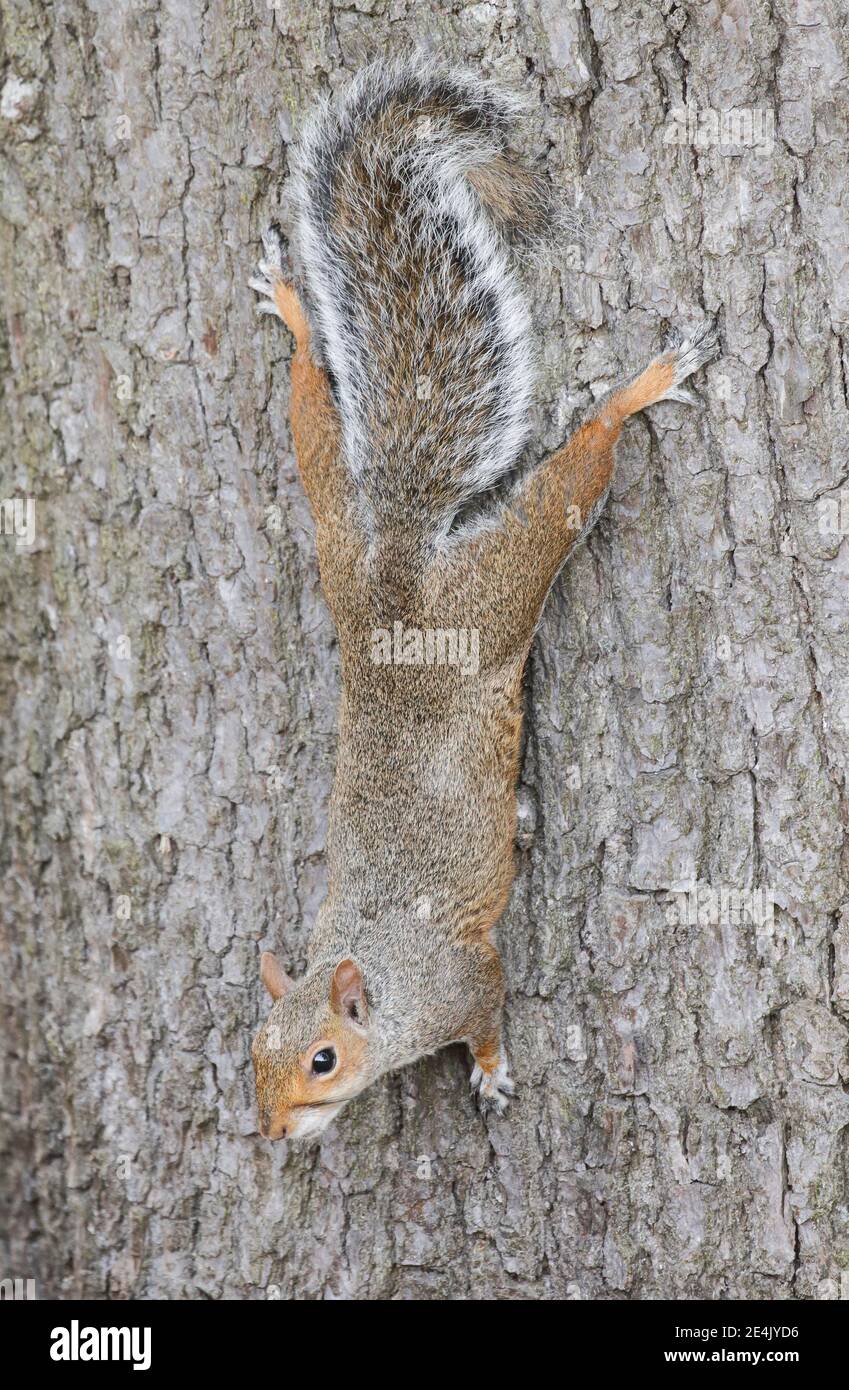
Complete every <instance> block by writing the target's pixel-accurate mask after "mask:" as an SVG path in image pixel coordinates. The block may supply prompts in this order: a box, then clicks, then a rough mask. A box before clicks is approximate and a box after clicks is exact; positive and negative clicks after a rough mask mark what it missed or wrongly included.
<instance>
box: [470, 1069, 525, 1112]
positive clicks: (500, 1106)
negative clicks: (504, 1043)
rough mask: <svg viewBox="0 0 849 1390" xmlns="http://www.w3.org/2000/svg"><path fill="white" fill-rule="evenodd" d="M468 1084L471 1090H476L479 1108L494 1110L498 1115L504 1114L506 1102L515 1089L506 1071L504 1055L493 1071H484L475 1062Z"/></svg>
mask: <svg viewBox="0 0 849 1390" xmlns="http://www.w3.org/2000/svg"><path fill="white" fill-rule="evenodd" d="M469 1084H470V1085H471V1088H472V1090H473V1091H477V1096H478V1104H479V1105H480V1108H481V1110H483V1111H487V1110H495V1111H497V1113H498V1114H499V1115H503V1114H504V1111H505V1110H506V1109H507V1102H508V1100H509V1099H510V1097H511V1096H512V1095H513V1094H514V1093H515V1090H516V1087H515V1085H514V1084H513V1081H512V1080H511V1078H510V1075H509V1072H508V1064H507V1058H506V1057H502V1059H501V1061H500V1062H499V1063H498V1066H497V1067H496V1068H495V1070H494V1071H484V1069H483V1067H482V1066H480V1064H479V1063H477V1062H476V1063H475V1065H474V1067H473V1068H472V1075H471V1079H470V1083H469Z"/></svg>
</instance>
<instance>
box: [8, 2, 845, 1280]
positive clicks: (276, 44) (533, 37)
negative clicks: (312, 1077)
mask: <svg viewBox="0 0 849 1390" xmlns="http://www.w3.org/2000/svg"><path fill="white" fill-rule="evenodd" d="M4 10H5V17H4V29H3V34H2V43H3V45H4V50H3V52H2V61H3V65H4V66H3V88H2V92H3V116H2V118H0V125H2V132H3V150H2V156H1V157H2V165H3V174H2V207H0V212H2V217H3V221H2V231H0V246H2V252H0V254H2V275H3V282H4V285H5V302H6V315H5V324H6V335H7V336H6V339H5V342H4V344H3V349H2V350H3V356H4V359H5V360H4V366H7V367H8V368H9V371H8V377H7V385H6V390H5V396H4V399H3V404H2V416H0V432H2V451H3V480H2V489H0V500H6V499H13V498H19V499H24V498H27V497H29V498H34V499H35V505H36V536H35V541H34V543H33V545H32V547H31V548H29V549H26V548H25V547H24V548H19V547H17V546H16V543H15V539H14V537H10V536H9V535H8V534H4V535H3V536H0V574H2V604H3V615H4V620H5V621H4V629H5V636H4V649H3V653H2V661H0V688H1V689H2V705H3V716H4V718H3V738H4V742H3V752H2V818H3V820H2V828H3V847H2V867H3V870H4V878H5V888H4V891H3V895H2V914H3V925H4V933H3V946H2V952H3V957H2V974H3V978H4V994H5V995H6V997H7V999H8V1000H9V1003H10V1008H9V1009H8V1010H7V1012H6V1014H5V1015H4V1025H3V1036H2V1056H3V1089H2V1108H3V1124H2V1139H0V1173H2V1178H0V1183H2V1188H3V1220H2V1233H3V1252H2V1256H1V1257H0V1275H2V1277H13V1276H18V1277H22V1278H26V1277H34V1278H35V1279H36V1280H37V1283H38V1289H39V1293H40V1295H41V1296H42V1297H46V1296H62V1297H67V1296H84V1297H97V1298H103V1297H109V1298H127V1297H159V1298H163V1297H164V1298H206V1297H212V1298H233V1297H236V1298H268V1297H283V1298H288V1297H292V1296H294V1297H299V1298H320V1297H325V1298H337V1299H339V1298H350V1299H377V1298H398V1299H410V1298H424V1299H437V1298H479V1297H492V1298H514V1299H534V1298H541V1299H554V1298H562V1297H573V1298H587V1299H589V1298H597V1299H625V1298H627V1299H647V1298H658V1297H665V1298H671V1297H702V1298H715V1297H730V1298H740V1297H745V1296H756V1297H765V1298H776V1299H788V1298H811V1297H819V1298H836V1297H839V1296H840V1295H841V1292H842V1294H843V1296H844V1297H849V1217H848V1216H847V1208H849V1149H847V1134H848V1133H849V1062H847V1039H848V1038H849V1033H847V1025H849V892H847V874H846V867H847V866H846V834H845V827H846V817H847V801H846V781H845V779H846V765H847V739H846V734H847V729H849V680H848V679H847V677H848V676H849V619H848V618H847V611H848V610H847V601H846V595H847V589H846V582H847V573H849V544H847V540H846V535H845V531H846V530H847V528H849V490H846V489H849V483H847V480H846V474H847V457H846V438H847V394H846V391H847V386H846V373H847V339H846V331H847V327H849V276H847V250H846V248H847V244H849V175H847V157H846V156H847V140H846V134H847V123H849V117H848V116H847V112H848V111H849V105H847V96H849V90H847V88H848V87H849V84H847V67H846V59H847V33H849V31H847V27H846V18H845V13H844V12H843V10H842V7H841V6H840V5H839V3H838V0H776V2H775V3H774V4H772V5H770V4H768V3H767V2H766V0H750V3H744V0H739V2H738V0H726V3H719V0H707V3H704V4H700V5H693V6H692V7H690V8H686V7H676V6H674V5H673V4H671V3H666V0H664V3H662V4H659V5H654V4H642V3H639V0H619V3H616V0H589V3H580V2H579V0H576V3H574V4H571V3H562V0H525V2H524V3H523V0H515V3H512V2H511V0H498V3H480V4H476V5H471V6H468V7H464V8H460V7H452V8H451V9H440V8H438V7H436V6H433V7H431V6H428V5H416V4H414V3H413V0H357V3H356V4H355V6H346V7H344V8H331V7H328V6H327V5H326V4H320V5H317V6H305V5H303V4H302V3H299V0H281V3H280V4H278V5H276V6H275V7H273V8H269V7H267V6H266V4H264V3H260V0H256V3H248V2H247V0H236V2H235V3H228V4H225V3H222V0H210V3H208V4H205V5H200V4H199V3H197V2H196V0H148V3H146V4H138V3H130V2H129V0H87V2H86V3H83V0H57V3H55V4H52V5H47V6H43V5H41V4H35V3H24V4H23V5H20V6H16V5H12V6H11V7H9V6H8V5H4ZM410 42H418V43H420V44H421V45H422V46H424V47H425V48H426V49H428V50H430V51H432V52H434V53H439V54H442V55H444V56H445V57H446V58H448V59H451V60H458V59H462V60H465V61H466V62H468V63H470V64H473V65H476V66H479V67H480V68H481V69H482V70H483V71H484V72H486V73H488V74H491V75H496V76H498V77H499V78H501V79H502V80H503V81H505V82H506V83H508V84H513V85H515V86H518V87H519V88H522V89H524V90H525V91H526V92H527V93H528V96H529V98H530V117H529V124H528V127H527V131H526V133H525V136H524V149H525V153H526V154H527V155H528V157H529V158H532V159H537V160H540V161H543V162H545V164H546V165H547V168H548V171H549V173H550V176H551V179H552V181H553V182H554V183H555V184H556V185H558V186H559V187H560V188H562V189H563V190H564V192H565V194H566V195H567V197H568V199H569V200H571V201H573V202H577V201H578V200H580V207H581V211H582V216H583V218H584V221H585V224H586V226H587V228H588V232H587V235H586V244H585V245H584V246H583V248H581V249H578V248H576V247H570V248H560V251H559V254H557V255H555V256H554V257H553V258H551V259H550V260H549V261H547V262H546V263H544V264H543V265H541V266H538V267H535V268H534V270H533V273H532V275H531V284H532V287H533V296H534V304H535V309H536V316H537V322H538V324H539V335H540V342H541V360H542V369H541V373H540V383H539V393H538V394H539V402H540V404H539V407H538V409H537V411H536V415H535V429H536V434H535V439H536V445H535V451H536V453H537V454H538V455H539V456H541V455H542V454H543V453H544V452H545V451H547V450H548V449H550V448H553V447H554V446H555V445H557V444H558V443H559V442H560V441H561V440H562V438H563V437H564V436H565V434H566V433H567V432H568V428H569V425H570V422H572V421H573V420H574V419H575V418H576V416H577V413H578V412H579V411H580V410H581V408H582V407H583V406H584V405H586V403H587V402H588V401H589V400H590V399H592V396H593V394H594V392H596V391H598V390H599V389H600V387H601V385H602V384H604V383H607V382H608V381H609V380H610V379H612V378H615V377H617V376H619V375H621V374H622V373H623V371H629V370H633V369H634V368H635V367H636V366H638V365H642V363H643V362H644V361H646V360H647V359H648V358H649V357H650V356H651V355H652V354H653V353H654V352H655V351H656V350H657V348H658V346H659V344H660V342H661V341H662V338H663V335H664V331H665V329H666V327H667V326H668V325H669V324H671V323H676V324H681V325H683V327H685V328H690V327H694V326H696V325H698V324H699V323H700V322H701V321H702V320H703V318H704V317H705V315H711V316H713V315H718V317H719V323H720V328H721V333H722V344H723V354H724V355H723V357H722V360H721V361H719V362H717V363H716V364H715V365H714V366H712V367H711V368H709V369H708V371H707V372H706V373H705V374H703V375H702V377H701V378H700V380H699V382H698V383H697V389H698V390H699V392H700V394H701V396H702V397H703V399H704V401H705V403H706V408H705V410H704V411H702V412H698V411H695V410H693V409H688V408H686V407H685V406H683V405H678V404H667V405H661V406H658V407H657V408H655V409H654V410H653V411H652V412H651V413H650V414H649V415H648V416H646V417H641V418H639V419H636V420H633V421H632V422H630V423H629V425H628V426H627V429H626V433H625V436H624V438H623V443H622V445H621V446H620V451H619V464H618V471H617V477H616V482H615V485H614V491H613V496H612V498H611V500H610V502H609V504H608V507H607V509H606V513H605V517H604V519H603V521H602V523H601V524H600V526H599V527H598V529H597V530H596V532H595V533H594V535H593V536H592V538H591V539H590V541H589V543H588V544H587V545H586V546H585V547H584V548H583V549H582V550H581V551H580V553H579V554H577V555H576V556H575V557H574V559H573V561H572V562H571V564H570V565H569V567H568V569H567V571H566V572H565V573H564V575H563V576H562V578H561V580H560V581H559V582H558V584H557V586H556V588H555V590H554V592H553V593H552V595H551V598H550V600H549V604H548V607H547V610H546V615H545V618H544V621H543V623H542V626H541V629H540V633H539V637H538V640H537V642H536V644H535V648H534V653H533V656H532V660H531V665H530V668H529V675H528V715H527V743H526V753H525V759H524V767H523V774H522V788H523V790H522V798H523V805H524V807H525V815H524V817H523V823H522V837H521V848H520V853H521V868H520V872H519V876H518V878H517V882H516V886H515V888H514V892H513V897H512V901H511V905H510V907H509V909H508V912H507V914H506V917H505V919H504V922H503V925H502V929H501V933H500V935H501V942H502V947H503V951H504V955H505V963H506V969H507V977H508V988H509V998H508V1006H507V1029H508V1042H509V1050H510V1054H511V1058H512V1063H513V1071H514V1075H515V1077H516V1080H517V1082H518V1085H519V1088H520V1094H519V1097H518V1099H517V1100H516V1101H515V1102H514V1104H513V1106H512V1108H511V1109H510V1110H509V1111H508V1113H507V1115H506V1116H505V1117H504V1118H503V1119H500V1118H497V1117H493V1118H489V1119H486V1120H484V1119H482V1118H481V1117H480V1116H479V1115H478V1113H477V1112H476V1110H475V1108H474V1106H473V1103H472V1101H471V1099H470V1098H469V1095H468V1087H467V1077H468V1061H467V1058H466V1056H465V1055H464V1054H463V1053H462V1052H461V1050H460V1049H455V1050H450V1051H448V1052H446V1053H445V1054H443V1055H441V1056H439V1057H437V1058H432V1059H430V1060H427V1061H424V1062H422V1063H421V1064H419V1065H418V1066H416V1067H414V1068H412V1069H410V1070H408V1071H407V1072H404V1073H402V1074H400V1075H397V1076H395V1077H393V1078H390V1079H389V1080H387V1081H386V1082H385V1083H384V1084H382V1085H380V1086H378V1087H377V1088H375V1089H374V1090H372V1091H371V1092H369V1093H367V1094H366V1095H365V1096H364V1097H362V1098H361V1099H360V1100H359V1101H358V1102H356V1103H355V1105H354V1106H352V1107H351V1108H350V1109H349V1110H348V1111H347V1112H346V1113H345V1114H344V1115H343V1116H342V1117H341V1119H340V1120H339V1122H337V1124H336V1126H335V1127H334V1129H333V1130H332V1131H331V1132H330V1133H329V1134H328V1135H327V1136H326V1138H325V1139H324V1141H323V1142H322V1144H321V1146H320V1148H312V1149H305V1150H301V1151H297V1150H294V1149H291V1148H290V1149H289V1150H288V1151H287V1147H286V1146H285V1145H274V1146H272V1145H269V1144H267V1143H265V1142H263V1141H261V1140H260V1139H259V1138H258V1136H257V1135H256V1132H255V1118H254V1111H253V1094H252V1071H251V1066H250V1056H249V1047H250V1040H251V1036H252V1033H253V1031H254V1029H255V1028H256V1026H257V1023H258V1021H259V1019H260V1017H261V1016H263V1015H264V1013H265V1009H266V1003H265V1000H264V999H263V998H262V997H261V991H260V985H259V979H258V950H259V946H260V944H261V945H262V946H264V947H265V946H268V947H274V948H275V949H278V950H279V951H280V952H281V955H282V957H283V959H284V960H285V961H286V962H287V963H289V964H292V965H294V966H295V967H296V968H302V966H303V962H304V955H305V948H306V942H307V939H308V935H309V931H310V925H311V922H312V919H313V917H314V914H315V910H316V907H317V904H318V902H319V901H320V899H321V895H322V891H323V883H324V867H323V857H322V850H323V840H324V832H325V816H326V806H327V795H328V788H329V782H330V778H331V774H332V767H333V756H334V741H335V732H334V729H335V705H336V699H337V694H338V670H337V663H336V658H335V647H334V635H333V630H332V626H331V623H330V620H329V617H328V614H327V611H326V609H325V607H324V605H323V602H322V599H321V596H320V592H319V587H318V578H317V570H316V561H315V556H314V550H313V539H312V524H311V520H310V516H309V511H308V508H307V505H306V502H305V499H304V497H303V494H302V491H301V487H300V484H299V481H298V479H297V475H296V471H295V463H294V459H293V455H292V448H291V440H290V435H289V429H288V424H287V398H288V384H287V369H286V368H287V361H288V355H289V351H290V349H289V342H288V338H287V335H286V333H285V331H284V330H283V329H282V327H281V326H280V325H279V324H276V323H274V322H272V321H271V320H258V319H256V317H255V314H254V303H253V299H254V296H253V295H252V293H251V291H250V290H248V289H247V287H246V284H245V281H246V279H247V277H248V275H249V274H250V273H251V270H252V266H253V263H254V261H255V259H256V255H257V250H258V242H259V236H260V233H261V231H262V230H263V229H264V227H265V226H266V224H267V223H268V222H269V221H271V220H274V219H275V218H276V217H277V215H278V212H279V209H280V208H281V206H282V207H283V208H284V215H285V173H286V163H285V143H286V142H288V141H290V140H291V139H293V138H294V137H295V135H296V133H297V130H298V127H299V124H300V122H301V120H302V118H303V116H304V114H305V113H306V111H307V110H308V109H309V108H310V106H311V104H312V103H313V101H314V99H315V97H316V95H317V94H318V93H319V92H321V91H324V90H326V89H327V87H328V85H329V86H332V87H335V86H337V85H338V84H339V83H340V82H342V81H343V80H344V79H345V77H346V75H347V74H349V73H351V72H352V71H353V70H355V69H356V68H357V67H358V66H359V65H360V64H361V63H362V62H363V61H365V60H366V59H368V58H371V57H375V56H378V55H380V54H383V53H385V52H393V51H397V50H399V49H401V48H403V47H405V46H406V45H408V44H409V43H410ZM688 102H689V103H691V107H692V109H691V113H690V124H691V126H692V125H693V124H694V123H698V126H697V130H693V129H689V130H688V129H687V125H686V122H685V123H684V128H683V130H679V136H680V138H676V135H675V118H674V116H673V114H672V113H673V111H674V109H675V108H681V107H684V106H685V105H686V104H687V103H688ZM711 111H715V112H718V113H719V112H728V111H734V112H737V113H738V118H739V113H741V112H742V113H744V114H743V117H742V120H743V125H742V127H739V126H738V128H737V130H736V131H735V130H734V129H731V130H728V129H726V130H725V132H724V134H725V139H724V141H720V142H719V143H717V142H716V140H711V139H710V138H709V137H710V136H711V124H710V122H711V120H712V117H711V116H710V112H711ZM746 112H749V113H753V114H750V116H749V117H746V115H745V113H746ZM747 120H749V121H750V122H751V125H750V126H747V125H746V121H747ZM772 122H774V130H773V132H772V138H770V130H771V123H772ZM699 132H701V134H702V137H703V142H701V143H700V142H699V140H697V139H695V138H691V137H694V136H696V135H698V134H699ZM281 136H282V137H283V139H282V141H281ZM705 136H707V137H708V139H707V141H706V142H704V137H705ZM841 488H843V489H844V493H843V496H844V499H845V502H844V514H843V516H842V517H841V516H840V515H839V512H838V507H837V503H838V501H839V499H840V496H841ZM4 516H5V514H4ZM689 882H695V883H697V884H699V885H701V896H700V899H699V902H700V905H701V909H702V915H703V916H705V917H708V918H709V917H710V916H711V915H712V914H711V911H710V899H709V897H708V890H709V889H713V890H718V889H719V888H721V887H725V888H728V889H734V890H737V891H738V892H744V893H746V892H748V893H751V890H755V889H763V890H765V892H766V894H768V895H769V896H771V898H772V899H773V900H774V901H775V902H776V904H777V906H776V908H775V912H774V918H773V920H772V922H770V921H769V920H767V921H766V922H765V923H762V924H761V925H760V927H758V926H757V925H756V924H754V923H753V922H752V921H750V920H748V918H747V917H746V914H745V912H744V913H743V917H744V920H743V921H738V920H736V919H737V917H738V916H739V913H737V912H736V911H735V909H734V907H733V905H732V906H729V905H728V903H727V902H726V903H725V904H724V905H721V909H720V911H719V913H718V914H713V915H718V917H719V920H718V921H716V922H712V921H710V920H707V921H702V922H701V923H699V922H694V923H691V922H689V920H687V918H686V914H684V920H683V921H682V920H681V913H680V912H678V913H677V915H676V907H675V905H676V904H678V905H679V906H680V902H681V900H680V899H677V898H672V899H671V898H670V893H671V892H672V891H673V890H675V889H676V888H680V887H681V886H682V885H684V884H686V883H689ZM748 901H749V900H748V899H746V902H748ZM744 906H745V903H744Z"/></svg>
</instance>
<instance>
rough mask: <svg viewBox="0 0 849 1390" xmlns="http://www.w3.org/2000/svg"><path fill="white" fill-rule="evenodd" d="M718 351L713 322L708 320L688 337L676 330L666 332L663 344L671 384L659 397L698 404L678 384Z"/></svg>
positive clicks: (689, 393)
mask: <svg viewBox="0 0 849 1390" xmlns="http://www.w3.org/2000/svg"><path fill="white" fill-rule="evenodd" d="M718 353H719V339H718V338H717V333H716V325H715V324H714V323H712V322H708V323H706V324H704V325H703V327H702V328H700V329H699V331H698V332H697V333H694V334H693V336H692V337H691V338H683V337H682V336H681V334H680V333H678V332H677V331H676V332H674V333H673V334H672V335H670V338H669V340H668V342H667V344H666V349H665V356H666V357H667V360H669V361H670V362H671V365H672V370H673V378H672V385H671V386H670V387H669V388H668V389H667V390H666V391H664V393H663V396H662V397H661V400H664V401H682V402H683V403H684V404H685V405H699V404H700V401H699V399H698V397H697V396H695V395H693V393H692V391H688V390H687V388H686V387H683V386H682V385H681V382H682V381H686V379H687V377H688V376H692V375H693V372H697V371H698V370H699V367H703V366H704V365H705V363H706V362H711V361H712V360H713V358H714V357H716V356H717V354H718Z"/></svg>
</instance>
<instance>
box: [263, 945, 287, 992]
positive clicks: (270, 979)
mask: <svg viewBox="0 0 849 1390" xmlns="http://www.w3.org/2000/svg"><path fill="white" fill-rule="evenodd" d="M259 978H260V979H261V980H262V983H263V984H264V985H265V988H266V989H267V990H268V992H269V994H270V995H271V997H272V999H282V998H283V995H284V994H287V993H288V992H289V990H290V989H291V988H292V984H293V983H294V982H293V981H292V980H290V979H289V976H288V975H287V974H286V971H285V970H284V969H283V966H282V965H281V964H280V962H279V960H278V959H277V957H276V956H275V954H274V952H273V951H263V953H262V955H261V956H260V961H259Z"/></svg>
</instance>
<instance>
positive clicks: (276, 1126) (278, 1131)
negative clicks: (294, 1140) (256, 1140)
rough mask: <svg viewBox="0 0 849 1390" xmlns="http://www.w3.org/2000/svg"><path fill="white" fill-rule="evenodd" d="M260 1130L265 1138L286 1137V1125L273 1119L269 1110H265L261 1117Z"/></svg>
mask: <svg viewBox="0 0 849 1390" xmlns="http://www.w3.org/2000/svg"><path fill="white" fill-rule="evenodd" d="M259 1132H260V1134H261V1135H262V1137H263V1139H285V1138H286V1126H285V1124H281V1123H280V1121H279V1120H278V1121H277V1122H276V1123H275V1122H274V1121H272V1119H271V1115H270V1113H269V1111H268V1110H263V1111H262V1114H261V1115H260V1117H259Z"/></svg>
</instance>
